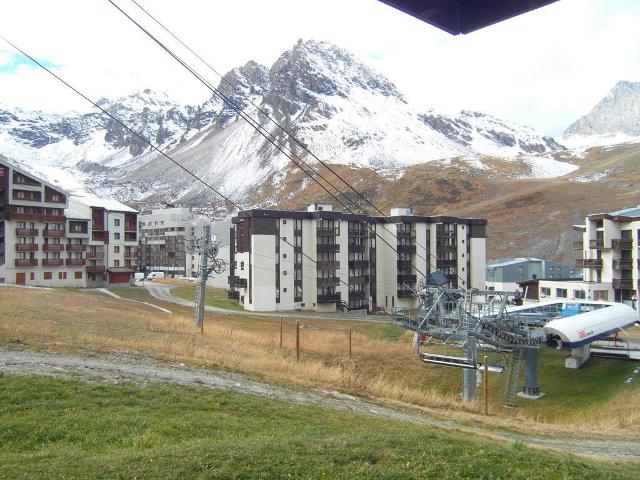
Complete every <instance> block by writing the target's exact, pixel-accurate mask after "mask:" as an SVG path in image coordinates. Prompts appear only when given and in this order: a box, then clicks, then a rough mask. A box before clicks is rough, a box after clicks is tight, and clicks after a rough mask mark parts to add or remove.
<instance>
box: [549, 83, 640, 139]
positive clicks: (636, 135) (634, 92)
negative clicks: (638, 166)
mask: <svg viewBox="0 0 640 480" xmlns="http://www.w3.org/2000/svg"><path fill="white" fill-rule="evenodd" d="M561 139H562V141H563V142H564V143H566V144H567V145H570V146H592V145H614V144H619V143H627V142H633V143H637V142H640V82H626V81H623V82H618V83H617V84H616V85H615V86H614V87H613V88H612V89H611V91H610V92H609V94H608V95H607V96H606V97H605V98H603V99H602V100H601V101H600V102H598V104H597V105H596V106H595V107H593V108H592V109H591V111H590V112H589V113H587V114H586V115H584V116H583V117H581V118H580V119H578V120H577V121H576V122H575V123H574V124H572V125H571V126H569V128H567V129H566V130H565V132H564V134H563V136H562V137H561Z"/></svg>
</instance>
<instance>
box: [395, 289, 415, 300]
mask: <svg viewBox="0 0 640 480" xmlns="http://www.w3.org/2000/svg"><path fill="white" fill-rule="evenodd" d="M397 295H398V298H411V297H413V296H415V293H413V292H412V291H411V290H404V289H403V290H398V292H397Z"/></svg>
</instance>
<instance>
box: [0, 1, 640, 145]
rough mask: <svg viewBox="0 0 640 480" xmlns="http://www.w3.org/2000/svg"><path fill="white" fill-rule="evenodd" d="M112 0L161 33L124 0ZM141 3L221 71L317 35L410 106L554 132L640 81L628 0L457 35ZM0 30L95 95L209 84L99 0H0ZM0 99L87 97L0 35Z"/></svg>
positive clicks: (381, 17) (246, 5) (389, 15)
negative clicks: (617, 89)
mask: <svg viewBox="0 0 640 480" xmlns="http://www.w3.org/2000/svg"><path fill="white" fill-rule="evenodd" d="M113 1H114V2H116V3H118V4H119V5H120V6H121V7H122V8H123V9H125V10H126V11H127V12H130V14H132V16H134V17H135V18H136V19H138V20H141V21H143V22H144V24H145V26H149V27H150V28H151V30H152V31H153V32H154V33H159V30H158V29H157V28H153V27H152V26H151V24H150V23H149V20H148V18H145V17H144V15H143V14H142V13H141V12H140V10H138V9H137V7H136V6H135V5H134V4H133V3H131V1H130V0H113ZM138 3H140V4H141V5H142V6H144V7H145V8H146V9H148V10H149V11H150V12H151V13H153V14H154V15H155V16H156V17H157V18H158V19H159V20H161V21H162V22H163V23H165V24H166V25H167V26H168V27H169V28H170V29H171V30H172V31H173V32H174V33H176V34H177V35H178V36H180V37H182V39H183V40H184V41H185V42H186V43H187V44H189V45H190V46H191V47H192V48H193V49H194V50H195V51H196V52H198V53H199V54H200V55H201V56H202V57H204V58H205V59H207V61H209V63H210V64H212V65H213V66H214V67H215V68H216V69H217V70H218V71H220V72H226V71H228V70H230V69H232V68H233V67H236V66H239V65H242V64H244V63H246V62H247V61H249V60H255V61H258V62H260V63H263V64H264V65H267V66H270V65H271V64H272V63H273V62H274V61H275V60H276V59H277V58H278V57H279V56H280V54H282V53H283V52H284V51H286V50H288V49H290V48H291V47H292V46H293V44H294V43H295V42H296V41H297V40H298V39H300V38H303V39H316V40H325V41H328V42H331V43H334V44H336V45H339V46H341V47H344V48H346V49H348V50H350V51H351V52H353V53H354V54H355V55H356V56H357V57H359V58H360V59H361V60H363V61H364V62H365V63H367V64H368V65H369V66H371V67H373V68H375V69H376V70H378V71H379V72H381V73H382V74H383V75H385V76H386V77H388V78H389V79H390V80H391V81H393V82H394V83H395V84H396V85H397V87H398V88H399V90H400V91H401V92H402V93H403V94H404V95H405V97H406V98H407V99H408V100H409V102H410V103H411V104H412V105H413V106H414V107H415V108H417V109H419V110H422V109H424V110H426V109H429V108H433V109H436V110H440V111H444V112H447V113H454V112H457V111H459V110H463V109H465V110H478V111H482V112H486V113H489V114H492V115H495V116H497V117H499V118H503V119H506V120H510V121H513V122H516V123H519V124H524V125H529V126H532V127H533V128H535V129H536V130H538V131H539V132H540V133H543V134H547V135H553V136H557V135H560V134H561V133H562V131H563V130H564V129H565V128H566V127H567V126H569V125H570V124H571V123H573V122H574V121H575V120H576V119H577V118H579V117H580V116H581V115H584V114H585V113H587V112H588V111H589V110H590V109H591V107H593V106H594V105H595V104H596V103H597V102H598V101H599V100H600V99H602V98H603V97H604V96H605V95H606V94H607V92H608V91H609V90H610V89H611V88H612V87H613V86H614V85H615V84H616V82H618V81H620V80H629V81H640V28H637V26H638V25H640V1H637V0H615V1H612V0H559V1H558V2H556V3H554V4H552V5H549V6H546V7H542V8H540V9H538V10H535V11H533V12H530V13H527V14H524V15H521V16H519V17H516V18H513V19H510V20H507V21H505V22H502V23H499V24H496V25H493V26H490V27H487V28H485V29H482V30H479V31H476V32H473V33H470V34H467V35H460V36H452V35H449V34H447V33H445V32H442V31H440V30H438V29H436V28H435V27H432V26H430V25H428V24H426V23H423V22H420V21H418V20H416V19H414V18H412V17H410V16H408V15H405V14H403V13H401V12H399V11H396V10H394V9H392V8H391V7H389V6H387V5H385V4H382V3H381V2H378V1H376V0H349V1H345V0H322V1H313V2H311V1H308V0H307V1H300V0H272V1H270V2H267V1H265V0H234V1H227V0H208V1H207V0H181V1H180V2H176V1H175V0H138ZM0 35H2V36H5V37H7V38H8V39H9V40H11V41H12V42H14V43H16V44H17V45H18V46H20V47H21V48H23V49H24V50H26V51H27V52H28V53H29V54H30V55H33V56H34V57H36V58H37V59H38V60H40V61H42V62H43V63H45V64H46V65H47V66H49V67H51V68H53V69H54V71H55V72H56V73H57V74H59V75H61V76H62V77H63V78H65V80H68V81H69V82H70V83H71V84H73V85H74V86H76V87H77V88H79V89H80V90H82V91H83V92H85V93H87V94H88V96H90V97H91V98H93V99H95V100H97V99H99V98H101V97H117V96H122V95H127V94H130V93H133V92H135V91H137V90H142V89H145V88H150V89H152V90H157V91H163V92H166V93H167V94H169V96H170V97H172V98H174V99H175V100H176V101H177V102H181V103H198V102H201V101H203V100H205V99H206V98H208V96H209V93H210V92H209V91H208V90H206V89H205V87H203V86H202V85H201V84H200V83H199V82H198V81H197V80H195V79H194V78H193V77H191V76H190V75H189V74H188V73H187V72H186V71H185V70H183V69H182V67H180V65H178V64H177V63H176V62H175V61H174V60H172V59H171V58H170V57H169V56H168V55H167V54H166V53H164V52H163V51H162V50H161V49H160V48H159V47H158V46H157V45H155V44H153V43H152V41H151V40H150V39H149V38H147V37H145V36H144V34H143V33H141V32H140V31H139V30H137V29H136V27H135V26H134V25H133V24H131V23H130V22H129V21H128V20H126V18H125V17H124V16H122V14H121V13H119V12H118V11H117V10H116V9H115V8H114V7H113V6H112V5H110V4H109V2H108V1H107V0H56V1H50V0H2V15H1V16H0ZM162 38H163V39H166V34H165V35H164V36H163V37H162ZM167 42H168V44H170V45H171V46H175V43H173V42H171V41H169V40H167ZM181 53H184V52H181ZM200 71H202V72H205V70H200ZM206 75H207V77H208V78H209V79H211V80H212V81H214V83H217V82H218V79H217V78H216V77H215V75H213V74H211V73H210V72H206ZM0 103H4V104H6V105H10V106H20V107H23V108H26V109H40V110H44V111H66V110H87V108H88V107H87V106H86V104H84V103H83V101H82V100H80V99H79V98H78V97H76V96H75V94H73V93H71V92H70V91H69V90H67V89H65V88H64V87H62V86H60V85H59V84H57V83H56V82H55V81H54V80H53V79H52V78H51V77H49V76H48V75H47V74H46V73H45V72H43V71H42V70H39V69H38V68H37V67H33V66H31V65H30V62H29V61H28V59H26V58H24V57H23V56H21V55H20V54H16V52H15V51H14V50H12V48H11V47H10V46H8V45H6V44H4V42H3V41H2V40H0Z"/></svg>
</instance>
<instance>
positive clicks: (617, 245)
mask: <svg viewBox="0 0 640 480" xmlns="http://www.w3.org/2000/svg"><path fill="white" fill-rule="evenodd" d="M611 248H613V249H614V250H631V249H632V248H633V240H621V239H615V240H611Z"/></svg>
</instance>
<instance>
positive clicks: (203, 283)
mask: <svg viewBox="0 0 640 480" xmlns="http://www.w3.org/2000/svg"><path fill="white" fill-rule="evenodd" d="M195 248H196V250H197V251H198V253H199V254H200V270H199V272H198V286H197V288H196V303H195V316H194V322H195V327H196V328H199V329H200V333H204V304H205V296H206V292H207V279H208V278H209V275H211V273H212V272H216V273H223V272H224V271H225V269H226V267H227V266H226V264H225V262H224V260H222V259H221V258H216V257H217V255H218V244H217V243H213V242H212V241H211V225H209V224H206V225H204V226H203V235H202V238H201V239H200V240H198V241H197V242H196V244H195Z"/></svg>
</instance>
